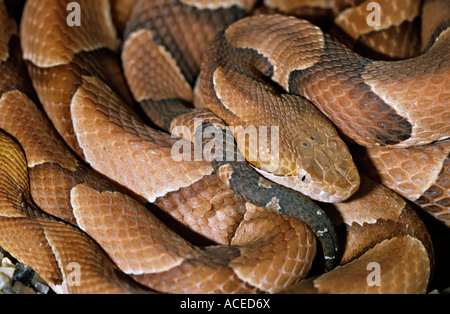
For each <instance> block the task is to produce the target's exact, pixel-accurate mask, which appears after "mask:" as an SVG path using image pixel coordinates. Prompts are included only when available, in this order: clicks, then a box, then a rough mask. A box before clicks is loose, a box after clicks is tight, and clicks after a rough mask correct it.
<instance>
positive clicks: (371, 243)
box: [282, 176, 434, 294]
mask: <svg viewBox="0 0 450 314" xmlns="http://www.w3.org/2000/svg"><path fill="white" fill-rule="evenodd" d="M327 212H329V213H330V215H333V216H334V217H335V220H336V224H337V225H339V226H340V228H339V230H341V231H342V234H341V238H342V241H343V242H344V244H343V245H342V248H343V249H342V250H341V252H340V254H341V256H342V258H341V267H338V268H336V269H335V270H332V271H330V272H328V273H326V274H324V275H321V276H318V277H317V278H311V279H307V280H304V281H301V282H299V283H298V284H294V285H292V286H290V287H288V288H287V289H286V290H284V291H282V293H322V294H323V293H325V294H327V293H328V294H338V293H344V294H345V293H368V294H374V293H381V294H386V293H394V294H400V293H405V294H411V293H425V292H426V289H427V285H428V282H429V280H430V276H431V273H432V271H433V267H434V252H433V244H432V242H431V238H430V235H429V234H428V232H427V229H426V227H425V225H424V224H423V222H422V221H421V220H420V218H419V217H418V215H417V214H416V213H415V211H414V210H413V209H412V208H411V207H410V205H409V204H408V203H407V202H406V201H405V200H404V199H403V198H401V197H400V196H399V195H397V194H396V193H394V192H393V191H391V190H389V189H388V188H386V187H385V186H383V185H381V184H379V183H376V182H375V181H373V180H371V179H369V178H367V177H365V176H362V177H361V188H360V189H359V191H358V192H357V193H356V194H355V195H353V196H352V197H351V198H350V199H349V200H347V201H346V202H343V203H339V204H335V205H330V206H329V207H327ZM370 263H378V265H379V266H380V270H381V271H380V273H379V275H380V277H370V278H369V279H375V278H378V279H380V282H381V285H379V286H378V285H374V286H370V285H368V281H367V280H368V276H369V275H370V274H372V271H374V270H376V268H373V267H374V266H373V264H370ZM378 265H377V266H378ZM377 266H375V267H377Z"/></svg>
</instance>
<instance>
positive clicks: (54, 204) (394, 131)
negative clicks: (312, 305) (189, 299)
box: [0, 0, 450, 293]
mask: <svg viewBox="0 0 450 314" xmlns="http://www.w3.org/2000/svg"><path fill="white" fill-rule="evenodd" d="M398 1H399V2H398V3H397V4H401V5H400V6H399V11H396V14H393V15H392V17H391V18H388V19H383V21H382V27H381V29H376V30H373V29H368V28H366V27H365V26H364V27H362V28H357V26H358V25H359V24H361V21H364V18H365V16H364V15H362V13H361V12H365V11H364V10H362V9H364V8H365V7H364V6H365V5H366V2H364V1H358V3H353V1H351V2H352V5H350V2H349V1H346V0H343V1H339V0H336V1H334V2H333V1H325V2H324V1H322V0H316V1H308V2H307V3H303V2H302V1H300V2H298V3H297V4H300V5H299V6H296V5H293V2H292V1H284V0H267V1H264V4H265V5H266V8H262V9H261V10H266V11H269V12H272V10H277V11H276V12H277V14H264V15H258V14H257V12H258V11H252V10H253V8H254V6H255V5H256V3H257V1H254V0H230V1H228V0H227V1H203V0H197V1H195V0H158V1H149V0H127V1H120V0H111V1H108V0H98V1H90V0H79V1H78V2H79V3H80V8H81V10H82V12H81V16H82V25H81V26H80V27H76V28H73V27H70V26H69V25H68V24H67V23H66V16H67V3H66V1H63V0H28V1H27V2H26V5H25V9H24V12H23V17H22V20H21V22H20V25H16V24H15V22H14V20H13V19H11V18H10V17H9V15H8V13H7V10H6V7H5V5H4V2H3V0H0V28H1V29H3V30H6V31H4V32H2V34H1V35H0V129H1V130H0V230H1V231H0V246H1V247H3V248H4V249H6V250H7V251H8V252H10V253H11V254H12V255H13V256H14V257H16V258H17V259H18V260H20V261H21V262H23V263H25V264H27V265H29V266H31V267H33V269H35V270H36V271H37V272H38V273H39V274H41V275H42V277H43V278H44V279H45V280H46V281H47V282H48V283H49V284H50V286H51V287H52V288H53V289H54V291H56V292H58V293H153V292H158V293H342V292H343V293H424V292H426V291H427V288H428V285H429V283H430V279H431V276H432V274H433V271H434V264H435V261H434V251H433V244H432V241H431V238H430V235H429V233H428V231H427V229H426V227H425V225H424V223H423V222H422V220H421V219H420V218H419V216H418V215H417V214H416V213H415V211H414V210H413V209H412V208H411V206H410V205H409V204H408V201H405V199H404V198H402V197H401V196H399V195H398V194H396V193H395V192H397V193H399V194H401V195H402V196H404V197H405V198H407V199H409V200H411V201H415V202H416V203H417V204H419V205H421V206H422V207H423V208H425V209H427V210H429V211H430V212H432V213H433V214H434V215H435V217H436V218H438V219H440V220H441V221H444V222H447V223H448V212H449V204H448V198H449V196H448V190H449V186H448V182H449V180H448V175H449V174H448V156H449V145H448V141H449V140H448V137H449V135H450V129H449V125H450V124H449V123H448V122H449V121H450V120H449V119H450V117H449V116H448V114H447V110H446V109H447V107H448V95H447V94H448V90H449V86H450V85H449V81H448V80H449V77H450V75H449V71H450V59H449V57H448V53H447V51H448V48H449V37H448V16H449V15H445V14H441V13H442V12H441V11H445V10H444V9H442V8H445V2H444V1H440V0H429V1H425V3H424V5H423V16H422V17H423V18H424V19H425V18H429V16H433V15H434V16H436V19H435V20H434V21H433V23H431V24H430V26H429V27H424V28H423V37H424V39H423V42H422V53H418V52H417V49H418V46H419V45H418V44H417V43H415V44H412V45H411V46H414V47H411V50H408V49H406V48H405V45H403V47H404V48H405V49H400V50H402V52H401V54H406V55H411V54H415V55H416V57H415V58H411V59H407V60H403V61H391V62H385V61H375V60H372V59H368V58H366V57H363V56H361V55H359V54H356V53H354V52H353V51H352V50H350V49H349V48H347V47H345V46H344V45H342V44H341V43H340V42H339V41H338V40H337V39H335V38H333V37H332V36H331V35H328V34H326V33H325V32H324V31H322V30H321V29H320V28H319V27H317V26H315V25H313V24H311V23H310V22H307V21H305V20H302V19H298V18H296V17H292V16H291V17H287V16H284V15H281V14H280V13H281V12H287V13H292V12H297V13H298V12H303V13H304V12H307V13H308V14H309V13H312V12H320V13H321V14H324V15H323V16H328V15H330V14H332V15H333V16H335V20H334V24H335V25H334V26H335V27H336V29H339V28H340V29H341V30H344V31H346V32H347V35H346V36H347V39H349V38H350V39H351V41H353V42H364V43H367V44H368V43H370V42H371V41H374V42H377V40H379V38H380V37H382V35H380V33H378V32H381V33H382V34H387V33H395V32H397V31H398V29H397V27H399V29H413V20H414V19H415V18H416V17H417V14H419V13H418V12H419V11H420V10H419V6H420V4H419V2H418V1H415V0H398ZM379 2H380V4H381V5H382V6H383V8H384V9H386V8H389V7H391V6H392V5H394V3H393V2H390V1H384V0H380V1H379ZM358 4H359V5H358ZM443 4H444V5H443ZM275 7H276V8H275ZM305 8H306V11H303V10H305ZM447 9H448V8H447ZM433 12H434V13H433ZM437 12H440V13H439V14H438V13H437ZM252 14H253V16H248V15H252ZM246 16H248V17H246ZM404 19H406V20H407V21H406V22H405V21H404ZM404 23H406V24H404ZM408 23H411V24H408ZM19 26H20V27H19ZM359 26H361V25H359ZM19 30H20V31H19ZM186 30H188V31H186ZM372 31H374V34H372V33H371V32H372ZM383 36H384V35H383ZM408 36H411V35H408ZM400 46H402V45H400ZM354 47H355V48H357V45H356V44H355V46H354ZM21 48H22V49H21ZM407 50H408V51H407ZM391 58H393V59H395V58H396V57H395V56H391ZM28 75H29V78H30V79H31V83H30V82H29V78H28ZM47 117H48V118H47ZM180 127H181V128H182V130H184V131H185V132H181V133H182V134H181V133H179V132H177V130H179V128H180ZM238 127H243V128H244V129H245V128H248V129H250V128H252V127H255V129H256V130H257V133H256V134H257V137H258V138H261V136H262V131H261V130H262V129H263V128H265V127H266V128H267V127H268V128H270V127H275V128H278V131H279V136H280V138H279V144H280V146H279V155H277V158H275V157H273V158H272V159H265V158H262V157H265V156H266V155H269V156H272V155H270V154H269V151H264V149H263V148H262V146H261V145H259V146H258V145H256V147H257V153H256V154H255V152H254V151H252V145H253V144H254V143H251V142H247V141H245V139H244V140H242V137H239V136H238V135H239V134H238V133H236V132H235V133H232V132H230V130H232V129H233V128H234V129H237V128H238ZM271 136H273V135H270V136H269V137H268V138H267V140H268V142H271V140H272V138H271ZM341 136H342V138H343V139H345V142H344V140H343V139H341ZM354 143H356V144H358V145H359V146H360V147H359V148H360V149H361V148H362V147H364V149H363V150H364V151H365V153H366V154H367V157H368V160H369V161H370V162H371V164H372V166H373V169H374V170H376V175H377V176H378V179H380V181H381V182H382V183H383V184H381V183H379V182H376V181H374V180H372V179H370V178H369V177H367V176H366V175H365V174H364V172H365V171H363V170H366V168H363V167H362V166H361V164H362V163H361V160H360V159H361V158H360V157H362V154H358V153H355V151H356V150H355V147H354V146H355V145H354ZM174 147H182V148H183V153H186V156H194V155H195V152H196V149H197V148H198V147H201V149H202V150H201V155H202V156H201V158H199V159H195V158H191V159H189V158H188V159H187V160H183V159H181V160H180V159H177V158H174V155H173V153H174ZM265 147H266V148H267V146H265ZM220 152H221V153H222V154H220ZM264 154H266V155H264ZM224 155H225V156H229V157H230V158H229V159H223V158H219V157H223V156H224ZM255 156H256V158H253V157H255ZM354 160H355V162H354ZM418 164H420V165H421V167H419V168H418V167H417V165H418ZM357 165H358V168H357ZM367 169H369V168H367ZM388 187H389V188H388ZM393 190H394V191H395V192H394V191H393ZM162 212H164V214H162ZM174 221H177V222H176V223H174ZM192 234H194V235H195V239H194V238H191V236H192ZM198 237H201V240H200V241H198V243H197V242H196V239H198ZM200 242H201V244H200ZM205 243H206V244H205ZM338 244H339V245H338ZM319 245H320V246H319ZM318 249H322V251H323V255H324V258H320V261H319V263H323V264H324V268H325V269H326V270H327V272H325V273H322V274H318V275H317V276H316V275H314V276H313V277H311V276H310V270H311V269H312V267H313V262H314V261H315V260H316V261H317V260H318V259H316V258H315V257H316V253H317V252H318ZM369 263H377V265H379V266H380V267H381V269H382V272H381V280H382V282H383V284H382V285H380V286H377V285H375V286H369V285H367V266H368V264H369ZM70 265H72V266H73V265H75V266H76V265H78V266H80V267H81V268H82V270H83V272H82V276H81V278H80V281H79V282H78V284H77V285H73V284H72V282H71V281H70V280H71V278H72V277H71V273H70V271H71V268H70V267H69V266H70ZM337 265H339V266H340V267H337V268H335V266H337Z"/></svg>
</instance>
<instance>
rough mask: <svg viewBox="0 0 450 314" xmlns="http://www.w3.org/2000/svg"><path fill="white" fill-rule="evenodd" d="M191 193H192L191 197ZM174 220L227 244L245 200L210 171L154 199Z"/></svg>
mask: <svg viewBox="0 0 450 314" xmlns="http://www.w3.org/2000/svg"><path fill="white" fill-rule="evenodd" d="M193 196H196V197H195V198H194V197H193ZM155 204H156V205H158V206H159V207H160V208H162V209H163V210H164V211H166V212H167V213H169V214H170V215H171V216H172V217H173V218H175V219H176V220H177V221H179V222H181V223H183V224H185V225H186V226H188V227H189V228H191V229H192V230H194V231H196V232H198V233H199V234H201V235H202V236H204V237H206V238H208V239H210V240H212V241H214V242H216V243H219V244H224V245H225V244H230V243H231V239H232V237H233V236H234V233H235V231H236V228H237V226H238V225H239V224H240V222H241V220H242V219H243V216H244V213H245V212H246V209H245V202H244V200H243V199H241V198H239V197H238V196H237V195H236V194H234V193H233V192H232V191H231V190H230V189H229V188H228V186H227V185H225V183H223V182H222V181H221V180H220V179H219V178H218V176H217V174H213V175H210V176H205V177H204V178H203V179H202V180H200V181H198V182H195V183H193V184H192V185H191V186H189V187H185V188H181V189H180V190H179V191H176V192H172V193H168V194H167V195H165V196H164V197H160V198H158V199H157V200H156V202H155Z"/></svg>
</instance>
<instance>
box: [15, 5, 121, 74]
mask: <svg viewBox="0 0 450 314" xmlns="http://www.w3.org/2000/svg"><path fill="white" fill-rule="evenodd" d="M77 3H78V4H79V5H80V9H81V16H82V19H83V22H82V23H81V26H79V27H71V26H69V25H68V24H67V21H66V19H67V15H68V11H67V1H65V0H57V1H53V0H46V1H45V2H33V1H31V2H28V3H27V4H26V6H25V8H24V15H26V16H28V17H29V18H27V19H23V23H22V24H21V43H22V48H23V50H24V51H23V57H24V60H26V61H30V62H31V63H33V64H34V65H35V66H39V67H53V66H58V65H63V64H69V63H70V62H71V61H72V60H73V59H74V56H75V55H76V54H77V53H80V52H82V51H84V52H88V51H92V50H97V49H102V48H105V49H108V50H111V51H117V49H118V47H119V41H118V39H117V36H116V30H115V28H114V25H113V22H112V18H111V13H110V11H109V8H110V3H109V1H108V0H98V1H95V2H91V1H90V0H81V1H78V2H77ZM30 34H39V36H28V35H30ZM99 60H100V59H99Z"/></svg>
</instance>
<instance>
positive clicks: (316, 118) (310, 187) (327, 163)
mask: <svg viewBox="0 0 450 314" xmlns="http://www.w3.org/2000/svg"><path fill="white" fill-rule="evenodd" d="M314 111H315V109H313V110H310V109H307V110H304V111H303V112H304V113H305V115H304V117H303V118H302V121H301V122H299V121H297V123H296V124H294V123H285V124H283V125H281V126H280V144H279V146H280V155H279V160H278V168H277V169H276V170H274V166H273V163H272V164H270V167H268V166H267V165H265V164H263V163H261V164H260V165H259V167H257V168H258V169H257V171H259V172H260V173H261V174H262V175H264V176H265V177H266V178H268V179H269V180H272V181H274V182H276V183H278V184H281V185H284V186H286V187H289V188H291V189H294V190H296V191H298V192H300V193H302V194H304V195H306V196H308V197H310V198H312V199H314V200H317V201H321V202H327V203H338V202H342V201H344V200H346V199H348V198H349V197H350V196H351V195H353V194H354V193H355V192H356V191H357V190H358V188H359V182H360V178H359V173H358V170H357V168H356V166H355V164H354V162H353V158H352V155H351V154H350V151H349V149H348V147H347V145H346V144H345V143H344V141H343V140H342V139H341V138H340V137H339V134H338V133H337V131H336V129H335V128H334V126H333V125H332V124H331V123H330V122H329V120H328V119H327V118H326V117H324V116H323V115H322V114H320V113H317V112H314Z"/></svg>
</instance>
